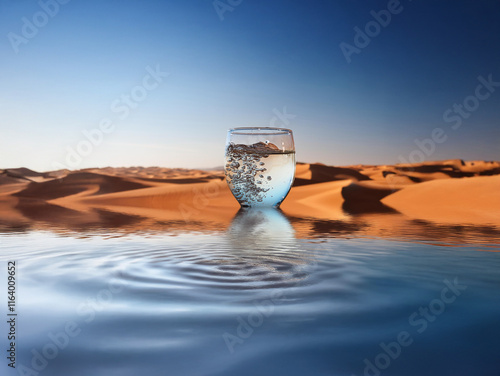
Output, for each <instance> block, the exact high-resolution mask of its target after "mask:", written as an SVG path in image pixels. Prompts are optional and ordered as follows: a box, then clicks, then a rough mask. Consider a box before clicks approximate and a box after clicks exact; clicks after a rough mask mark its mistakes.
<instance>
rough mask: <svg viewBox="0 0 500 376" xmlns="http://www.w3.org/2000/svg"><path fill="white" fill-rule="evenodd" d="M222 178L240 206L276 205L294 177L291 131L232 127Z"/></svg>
mask: <svg viewBox="0 0 500 376" xmlns="http://www.w3.org/2000/svg"><path fill="white" fill-rule="evenodd" d="M225 174H226V181H227V184H228V185H229V189H230V190H231V192H232V193H233V196H234V197H235V198H236V200H238V202H239V203H240V205H241V206H242V207H257V206H264V207H265V206H267V207H279V205H280V204H281V203H282V202H283V200H284V199H285V197H286V196H287V195H288V192H289V191H290V187H291V186H292V183H293V180H294V178H295V146H294V143H293V133H292V131H291V130H290V129H285V128H267V127H264V128H233V129H230V130H229V131H228V133H227V140H226V163H225Z"/></svg>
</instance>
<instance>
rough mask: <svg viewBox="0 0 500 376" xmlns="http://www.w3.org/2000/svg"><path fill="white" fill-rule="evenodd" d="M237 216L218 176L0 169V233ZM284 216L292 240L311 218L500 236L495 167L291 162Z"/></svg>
mask: <svg viewBox="0 0 500 376" xmlns="http://www.w3.org/2000/svg"><path fill="white" fill-rule="evenodd" d="M238 209H239V205H238V204H237V202H236V200H235V199H234V198H233V197H232V195H231V193H230V191H229V189H228V187H227V184H226V182H225V178H224V173H223V171H221V170H220V169H214V170H212V171H205V170H188V169H171V168H161V167H147V168H146V167H128V168H112V167H108V168H94V169H84V170H79V171H68V170H60V171H52V172H46V173H38V172H35V171H32V170H29V169H27V168H15V169H4V170H0V226H7V227H8V226H10V227H13V228H17V227H19V226H21V227H22V226H35V224H38V225H40V226H41V225H42V224H44V223H45V224H47V223H48V224H53V225H55V224H64V225H65V226H68V227H79V226H80V227H81V226H83V227H84V228H85V226H94V227H95V228H98V227H99V226H108V227H113V226H116V227H127V226H129V227H130V228H134V226H138V224H139V223H140V224H141V226H144V227H147V226H151V227H155V226H158V225H159V224H165V226H167V225H168V226H170V227H172V226H173V227H176V226H177V227H178V228H179V229H180V230H181V229H183V228H187V229H196V228H204V229H207V228H209V229H213V230H214V231H220V230H222V229H224V228H227V226H229V224H230V222H231V220H232V218H233V217H234V216H235V214H236V212H237V211H238ZM282 210H283V212H284V214H285V215H287V216H288V217H289V218H290V220H291V222H292V224H294V227H295V228H296V231H297V232H298V233H301V232H307V231H312V230H311V229H309V230H308V229H306V228H305V227H307V226H309V227H310V223H313V222H311V221H309V222H308V223H309V225H307V226H305V225H304V226H303V223H302V222H301V218H309V219H311V218H312V219H314V221H316V222H314V223H317V226H318V227H317V228H318V229H321V231H330V232H332V233H336V232H338V231H340V232H342V231H367V230H366V228H370V229H371V230H370V231H368V232H367V234H372V235H377V234H380V233H383V232H384V231H388V230H387V229H388V228H389V229H392V230H391V231H392V232H393V233H394V231H396V229H397V228H398V221H401V220H406V221H414V222H415V223H420V224H422V223H426V224H427V225H428V224H429V223H430V224H432V223H435V224H436V225H460V226H468V225H471V226H492V227H493V228H499V229H500V162H485V161H468V162H464V161H462V160H447V161H439V162H425V163H420V164H411V165H409V164H398V165H381V166H367V165H356V166H345V167H335V166H326V165H323V164H320V163H315V164H307V163H298V164H297V168H296V179H295V183H294V187H293V188H292V190H291V192H290V194H289V197H288V198H287V199H286V200H285V201H284V203H283V204H282ZM370 220H371V221H376V223H370V222H369V221H370ZM301 223H302V224H301ZM16 226H17V227H16ZM35 227H36V226H35ZM42 227H43V226H42ZM316 230H317V229H316Z"/></svg>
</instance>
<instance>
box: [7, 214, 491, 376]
mask: <svg viewBox="0 0 500 376" xmlns="http://www.w3.org/2000/svg"><path fill="white" fill-rule="evenodd" d="M377 218H378V220H379V223H383V221H384V220H386V219H387V217H384V216H383V214H377V215H374V216H372V217H370V220H368V219H367V218H366V217H365V218H364V219H359V220H358V221H355V222H349V223H344V222H341V221H337V222H336V221H319V220H315V219H312V218H293V217H287V216H285V215H284V214H283V213H281V212H279V211H274V210H272V211H262V210H261V211H250V212H240V213H238V214H237V215H236V216H235V218H234V219H233V221H232V223H231V225H230V227H229V228H227V229H217V228H213V227H210V228H204V227H203V226H200V227H188V226H183V224H182V223H177V224H175V223H164V224H163V225H162V226H159V225H156V226H151V227H150V228H147V227H140V228H137V227H134V225H133V224H134V223H135V222H134V220H133V218H131V219H130V220H129V221H125V220H124V219H123V218H122V219H123V223H122V224H121V225H120V226H115V227H113V226H109V227H103V226H102V225H101V226H100V227H99V228H97V227H96V228H92V227H91V226H90V227H88V228H81V229H75V228H72V229H68V228H65V227H60V226H59V227H57V226H51V225H47V226H45V227H43V228H40V227H33V226H25V227H23V226H20V227H17V228H6V227H4V228H3V230H2V232H1V233H0V255H1V264H0V265H1V271H0V278H1V280H2V281H4V284H3V286H4V287H3V288H0V290H1V293H0V298H1V305H2V315H3V317H6V314H7V312H6V305H7V304H6V301H7V300H6V287H7V286H6V283H5V281H6V268H7V262H8V261H16V263H17V278H18V285H17V290H18V296H17V300H18V304H17V313H18V316H17V329H18V342H17V354H18V357H17V367H18V368H17V370H16V371H12V370H10V369H9V368H8V367H7V364H6V363H7V360H6V359H5V357H2V362H1V364H0V367H1V370H2V372H1V374H2V375H4V374H6V375H16V374H19V373H18V371H19V367H20V366H23V367H26V368H22V370H24V371H26V372H28V368H29V369H31V370H33V371H36V372H38V373H31V374H39V375H54V376H59V375H74V376H79V375H82V376H83V375H85V376H87V375H93V376H100V375H103V376H104V375H106V376H109V375H123V376H127V375H134V376H135V375H141V374H148V375H183V376H189V375H228V376H229V375H231V376H233V375H332V376H334V375H349V376H351V375H364V374H366V375H378V374H381V375H492V376H493V375H495V376H498V375H500V361H499V360H498V349H499V348H500V343H499V342H500V340H499V338H500V321H499V319H498V318H499V317H500V299H499V287H500V253H498V252H499V251H500V236H498V232H497V231H498V230H497V229H496V228H484V227H477V228H475V227H471V226H462V227H460V226H458V227H455V228H450V226H444V225H442V226H441V225H437V224H430V223H423V222H422V223H418V222H408V223H402V224H400V227H399V229H398V231H397V232H392V233H391V234H390V236H387V237H385V238H384V237H381V236H374V235H373V233H372V232H369V231H367V228H369V227H370V226H373V223H374V222H372V221H376V220H377ZM382 227H383V226H382ZM454 234H455V235H454ZM5 321H6V320H2V322H3V324H2V326H1V328H2V333H4V334H2V336H1V337H0V338H2V340H1V341H0V343H1V345H2V353H5V350H7V340H6V333H7V332H8V329H7V324H6V322H5ZM65 330H66V333H68V334H63V333H64V332H65ZM70 334H71V335H70ZM398 340H399V342H398ZM37 354H38V355H37ZM41 358H42V359H41ZM49 358H50V359H49ZM28 374H29V373H28Z"/></svg>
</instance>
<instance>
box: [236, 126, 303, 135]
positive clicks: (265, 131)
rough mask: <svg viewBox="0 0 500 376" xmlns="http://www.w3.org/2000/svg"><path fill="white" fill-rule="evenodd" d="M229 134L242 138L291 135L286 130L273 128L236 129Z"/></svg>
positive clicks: (289, 131) (289, 130) (290, 132)
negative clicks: (241, 136)
mask: <svg viewBox="0 0 500 376" xmlns="http://www.w3.org/2000/svg"><path fill="white" fill-rule="evenodd" d="M228 132H229V133H231V134H236V135H243V136H257V135H265V136H272V135H285V134H289V135H292V134H293V132H292V130H291V129H288V128H274V127H237V128H231V129H229V130H228Z"/></svg>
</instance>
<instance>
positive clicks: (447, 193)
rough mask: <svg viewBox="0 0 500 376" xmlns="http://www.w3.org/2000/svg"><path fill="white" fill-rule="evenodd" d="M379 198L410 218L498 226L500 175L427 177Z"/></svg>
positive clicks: (499, 221)
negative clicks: (460, 177)
mask: <svg viewBox="0 0 500 376" xmlns="http://www.w3.org/2000/svg"><path fill="white" fill-rule="evenodd" d="M382 202H383V203H384V204H386V205H388V206H390V207H392V208H394V209H395V210H398V211H399V212H401V213H403V214H405V215H406V216H408V217H410V218H415V219H424V220H428V221H434V222H438V223H458V224H492V225H498V226H500V175H497V176H479V177H472V178H463V179H449V180H434V181H429V182H425V183H421V184H417V185H414V186H411V187H407V188H406V189H403V190H401V191H400V192H396V193H394V194H392V195H390V196H388V197H386V198H384V199H382Z"/></svg>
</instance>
